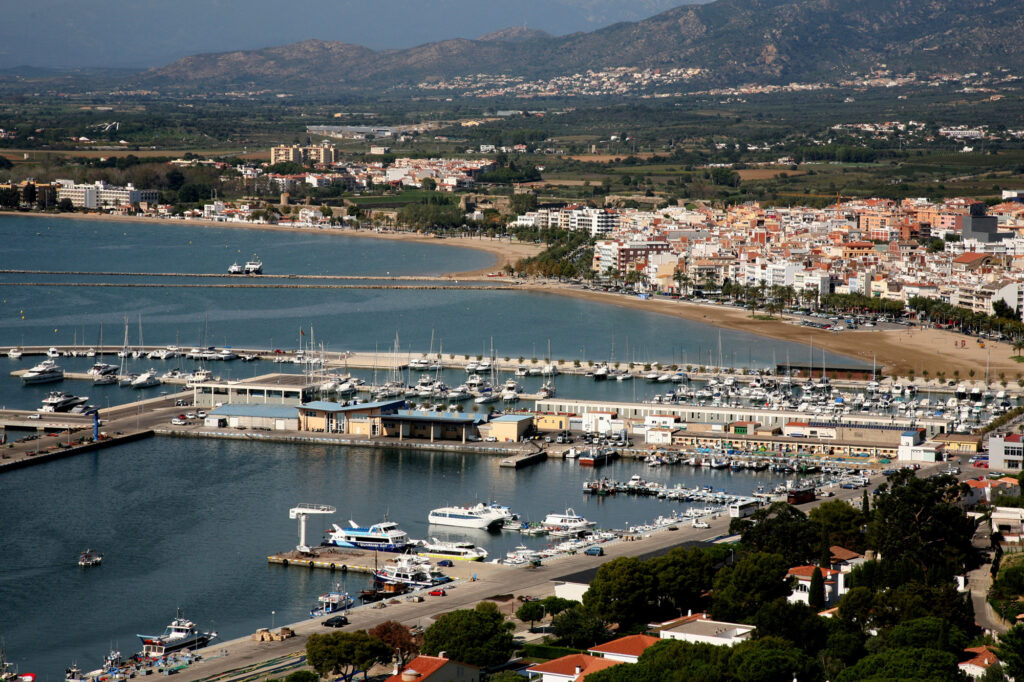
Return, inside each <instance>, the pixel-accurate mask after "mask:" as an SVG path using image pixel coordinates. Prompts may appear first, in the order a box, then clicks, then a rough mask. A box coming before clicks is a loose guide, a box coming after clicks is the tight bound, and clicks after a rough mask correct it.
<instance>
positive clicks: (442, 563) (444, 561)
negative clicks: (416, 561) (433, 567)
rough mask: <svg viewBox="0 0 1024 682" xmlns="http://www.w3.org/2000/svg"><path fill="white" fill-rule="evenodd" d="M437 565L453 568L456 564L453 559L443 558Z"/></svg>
mask: <svg viewBox="0 0 1024 682" xmlns="http://www.w3.org/2000/svg"><path fill="white" fill-rule="evenodd" d="M437 565H438V566H441V567H442V568H451V567H452V566H454V565H455V564H453V563H452V560H451V559H441V560H440V561H438V562H437Z"/></svg>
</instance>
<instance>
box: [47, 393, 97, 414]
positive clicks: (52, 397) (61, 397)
mask: <svg viewBox="0 0 1024 682" xmlns="http://www.w3.org/2000/svg"><path fill="white" fill-rule="evenodd" d="M88 401H89V398H88V397H87V396H80V395H71V394H70V393H65V392H64V391H50V394H49V395H48V396H46V397H45V398H43V406H42V407H40V408H39V411H40V412H70V411H71V408H73V407H77V406H78V405H83V404H85V403H86V402H88Z"/></svg>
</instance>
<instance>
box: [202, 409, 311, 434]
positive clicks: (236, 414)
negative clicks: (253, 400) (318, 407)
mask: <svg viewBox="0 0 1024 682" xmlns="http://www.w3.org/2000/svg"><path fill="white" fill-rule="evenodd" d="M210 417H215V418H218V419H223V420H225V422H226V423H227V425H228V426H229V427H231V428H233V429H255V430H258V431H296V430H298V428H299V411H298V410H297V409H295V408H294V407H289V406H286V405H222V406H221V407H218V408H217V409H215V410H211V411H210Z"/></svg>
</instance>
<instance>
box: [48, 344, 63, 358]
mask: <svg viewBox="0 0 1024 682" xmlns="http://www.w3.org/2000/svg"><path fill="white" fill-rule="evenodd" d="M46 357H48V358H59V357H60V351H59V350H57V348H56V347H54V346H50V349H49V350H48V351H46Z"/></svg>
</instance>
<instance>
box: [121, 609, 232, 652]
mask: <svg viewBox="0 0 1024 682" xmlns="http://www.w3.org/2000/svg"><path fill="white" fill-rule="evenodd" d="M216 636H217V633H216V632H200V631H199V628H197V627H196V624H195V623H193V622H192V621H190V620H187V619H186V618H183V617H182V615H181V609H178V615H177V617H176V618H175V619H174V620H172V621H171V624H170V625H168V626H167V628H166V629H165V630H164V633H163V634H162V635H136V637H138V638H139V639H140V640H142V656H143V657H146V658H161V657H163V656H165V655H167V654H169V653H172V652H175V651H182V650H188V649H201V648H203V647H204V646H206V645H207V644H208V643H209V642H210V640H212V639H214V638H215V637H216Z"/></svg>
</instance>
